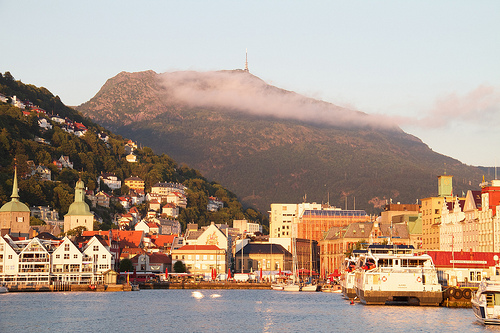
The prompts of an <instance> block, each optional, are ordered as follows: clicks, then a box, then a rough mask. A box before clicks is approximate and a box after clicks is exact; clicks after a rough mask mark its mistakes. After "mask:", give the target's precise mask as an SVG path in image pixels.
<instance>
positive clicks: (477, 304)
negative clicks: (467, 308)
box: [471, 276, 500, 325]
mask: <svg viewBox="0 0 500 333" xmlns="http://www.w3.org/2000/svg"><path fill="white" fill-rule="evenodd" d="M471 304H472V311H474V315H475V316H476V319H477V320H478V321H479V322H481V323H482V324H485V325H489V324H494V325H500V276H499V277H497V276H492V277H490V280H486V279H485V280H483V281H482V282H481V284H480V285H479V288H478V289H477V291H476V293H475V294H474V297H472V299H471Z"/></svg>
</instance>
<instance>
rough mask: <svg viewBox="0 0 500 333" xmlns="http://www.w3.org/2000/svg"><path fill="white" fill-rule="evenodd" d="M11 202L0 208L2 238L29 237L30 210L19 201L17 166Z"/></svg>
mask: <svg viewBox="0 0 500 333" xmlns="http://www.w3.org/2000/svg"><path fill="white" fill-rule="evenodd" d="M10 197H11V201H9V202H7V203H6V204H5V205H3V206H2V208H0V226H1V228H2V236H3V235H5V234H11V235H12V236H15V237H26V238H27V237H28V235H29V230H30V209H29V207H28V206H26V205H25V204H23V203H22V202H20V201H19V191H18V187H17V165H16V166H15V167H14V184H13V185H12V195H11V196H10Z"/></svg>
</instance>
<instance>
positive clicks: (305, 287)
mask: <svg viewBox="0 0 500 333" xmlns="http://www.w3.org/2000/svg"><path fill="white" fill-rule="evenodd" d="M318 290H319V285H317V284H312V283H306V284H303V285H302V288H301V291H318Z"/></svg>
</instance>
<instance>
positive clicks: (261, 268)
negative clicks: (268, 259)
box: [260, 267, 262, 282]
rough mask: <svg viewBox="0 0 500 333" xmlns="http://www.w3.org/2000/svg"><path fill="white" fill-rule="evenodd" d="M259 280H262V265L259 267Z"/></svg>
mask: <svg viewBox="0 0 500 333" xmlns="http://www.w3.org/2000/svg"><path fill="white" fill-rule="evenodd" d="M260 282H262V267H261V268H260Z"/></svg>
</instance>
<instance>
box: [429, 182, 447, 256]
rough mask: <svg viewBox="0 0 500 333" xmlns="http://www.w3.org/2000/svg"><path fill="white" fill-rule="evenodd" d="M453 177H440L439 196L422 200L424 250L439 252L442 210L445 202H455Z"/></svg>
mask: <svg viewBox="0 0 500 333" xmlns="http://www.w3.org/2000/svg"><path fill="white" fill-rule="evenodd" d="M452 180H453V176H450V175H443V176H439V177H438V196H437V197H428V198H424V199H422V248H423V249H426V250H439V246H440V243H441V242H440V231H439V226H440V224H441V209H442V208H443V202H444V200H445V199H446V200H449V201H452V200H453V182H452Z"/></svg>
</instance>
